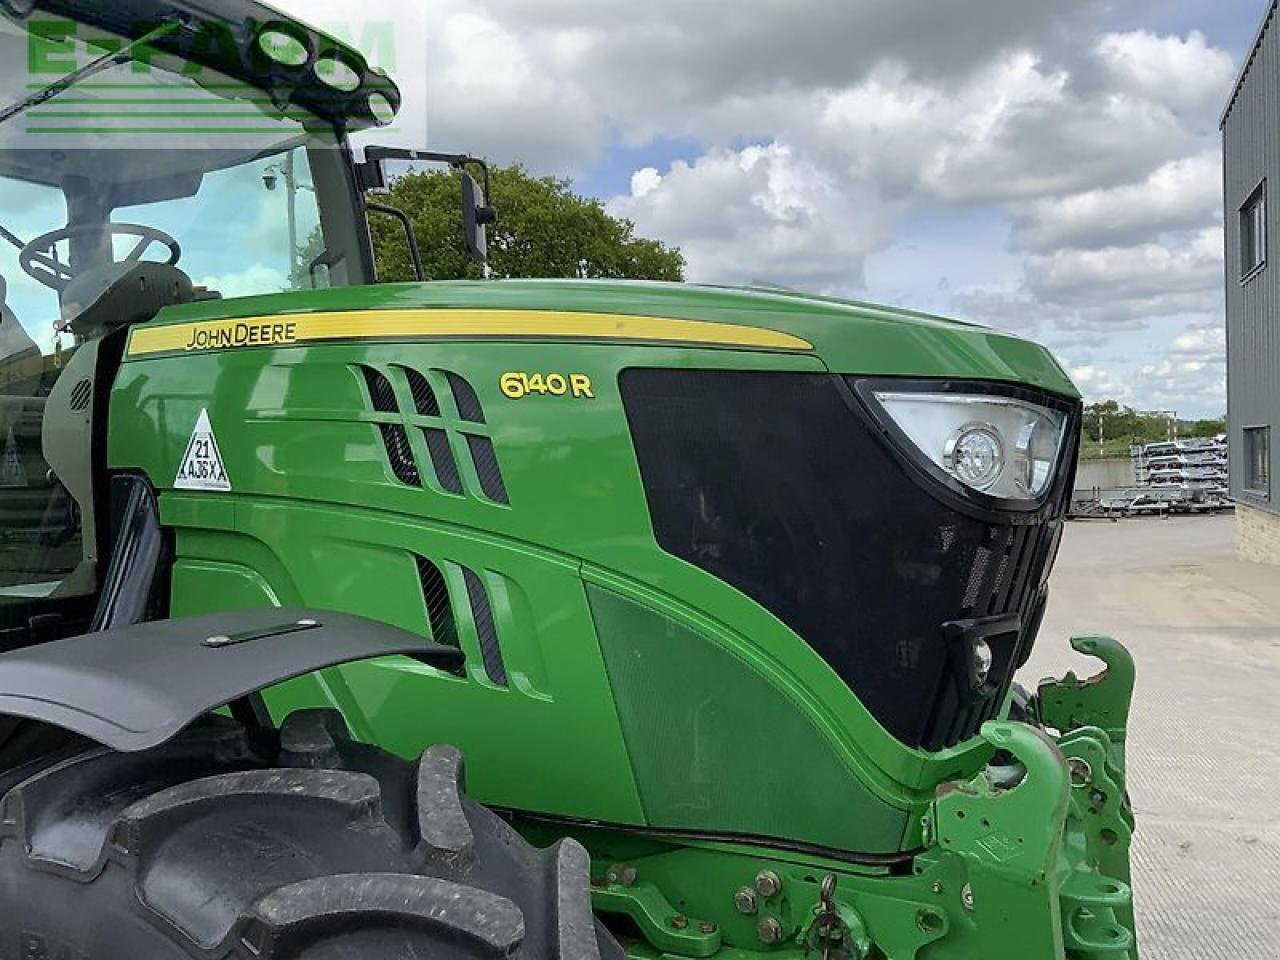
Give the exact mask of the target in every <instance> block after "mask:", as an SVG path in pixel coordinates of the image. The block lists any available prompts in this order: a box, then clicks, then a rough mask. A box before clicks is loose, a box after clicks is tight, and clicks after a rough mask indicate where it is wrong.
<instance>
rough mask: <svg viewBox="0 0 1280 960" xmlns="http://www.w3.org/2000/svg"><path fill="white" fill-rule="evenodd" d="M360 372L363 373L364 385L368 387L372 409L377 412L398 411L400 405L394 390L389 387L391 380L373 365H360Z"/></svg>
mask: <svg viewBox="0 0 1280 960" xmlns="http://www.w3.org/2000/svg"><path fill="white" fill-rule="evenodd" d="M360 372H361V373H362V374H364V382H365V386H367V387H368V388H369V399H370V400H372V401H373V409H375V410H377V411H378V412H379V413H399V412H400V406H399V405H398V404H397V403H396V392H395V390H393V389H392V387H391V381H390V380H388V379H387V378H386V377H385V376H383V375H382V374H381V373H379V372H378V371H377V370H375V369H373V367H365V366H362V367H361V368H360Z"/></svg>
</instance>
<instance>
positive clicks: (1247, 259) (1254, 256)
mask: <svg viewBox="0 0 1280 960" xmlns="http://www.w3.org/2000/svg"><path fill="white" fill-rule="evenodd" d="M1266 262H1267V181H1265V180H1263V181H1262V183H1260V184H1258V189H1256V190H1254V191H1253V193H1251V194H1250V195H1249V199H1248V200H1246V201H1245V204H1244V206H1243V207H1241V208H1240V276H1241V277H1247V276H1249V275H1250V274H1252V273H1254V272H1255V271H1257V270H1260V269H1262V266H1263V265H1264V264H1265V263H1266Z"/></svg>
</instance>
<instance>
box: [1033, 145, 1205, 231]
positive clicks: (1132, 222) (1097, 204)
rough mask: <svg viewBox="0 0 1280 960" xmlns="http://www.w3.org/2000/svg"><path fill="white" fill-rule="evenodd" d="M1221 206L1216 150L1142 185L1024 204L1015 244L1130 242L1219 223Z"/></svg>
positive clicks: (1174, 164)
mask: <svg viewBox="0 0 1280 960" xmlns="http://www.w3.org/2000/svg"><path fill="white" fill-rule="evenodd" d="M1221 207H1222V160H1221V156H1220V154H1219V152H1218V151H1217V150H1214V151H1211V152H1207V153H1200V154H1196V155H1194V156H1190V157H1185V158H1182V159H1178V160H1172V161H1170V162H1169V163H1166V164H1163V165H1162V166H1160V167H1158V168H1157V169H1155V170H1153V171H1152V172H1151V174H1150V175H1149V176H1148V177H1147V178H1146V179H1145V180H1143V181H1141V182H1140V183H1125V184H1121V185H1119V186H1114V187H1103V188H1098V189H1094V190H1087V191H1084V192H1082V193H1073V194H1070V195H1068V196H1064V197H1048V198H1044V199H1040V200H1035V201H1032V202H1030V203H1028V204H1025V205H1023V206H1022V207H1021V208H1020V209H1018V211H1017V214H1016V219H1015V228H1014V233H1013V242H1014V244H1015V246H1017V247H1019V248H1021V249H1026V250H1032V251H1037V252H1043V251H1046V250H1053V249H1055V248H1059V247H1100V246H1113V245H1116V244H1123V243H1126V242H1127V243H1132V242H1134V241H1139V240H1142V239H1145V238H1148V237H1151V236H1153V235H1155V234H1158V233H1163V232H1167V231H1178V230H1189V229H1192V228H1195V227H1200V226H1203V225H1204V224H1206V223H1209V222H1213V221H1216V220H1218V219H1220V215H1221Z"/></svg>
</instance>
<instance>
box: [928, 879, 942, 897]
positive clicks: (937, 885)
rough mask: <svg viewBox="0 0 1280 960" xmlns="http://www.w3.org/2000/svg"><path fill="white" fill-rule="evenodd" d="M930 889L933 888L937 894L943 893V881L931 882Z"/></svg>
mask: <svg viewBox="0 0 1280 960" xmlns="http://www.w3.org/2000/svg"><path fill="white" fill-rule="evenodd" d="M929 889H930V890H932V891H933V892H934V893H935V894H939V893H942V881H941V880H935V881H933V883H931V884H929Z"/></svg>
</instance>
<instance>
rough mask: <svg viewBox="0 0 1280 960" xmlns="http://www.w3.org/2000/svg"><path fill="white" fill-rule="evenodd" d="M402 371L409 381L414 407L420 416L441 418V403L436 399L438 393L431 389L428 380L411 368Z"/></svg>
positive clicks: (403, 368)
mask: <svg viewBox="0 0 1280 960" xmlns="http://www.w3.org/2000/svg"><path fill="white" fill-rule="evenodd" d="M400 369H401V370H403V371H404V375H405V379H406V380H408V381H409V392H410V393H412V394H413V407H414V409H415V410H417V411H418V416H420V417H438V416H440V401H439V400H437V399H436V392H435V391H434V390H432V389H431V384H430V383H428V382H427V378H426V377H424V376H423V375H422V374H421V373H419V372H418V371H417V370H414V369H412V368H410V367H401V368H400Z"/></svg>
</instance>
